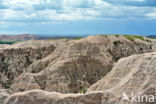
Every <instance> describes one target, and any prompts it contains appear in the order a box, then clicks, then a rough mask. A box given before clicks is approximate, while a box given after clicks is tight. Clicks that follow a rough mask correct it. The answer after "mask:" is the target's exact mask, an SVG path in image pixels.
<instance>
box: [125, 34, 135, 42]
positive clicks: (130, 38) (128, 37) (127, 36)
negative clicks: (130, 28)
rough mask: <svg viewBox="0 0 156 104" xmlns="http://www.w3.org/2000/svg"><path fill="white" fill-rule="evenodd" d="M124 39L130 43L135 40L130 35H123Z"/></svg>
mask: <svg viewBox="0 0 156 104" xmlns="http://www.w3.org/2000/svg"><path fill="white" fill-rule="evenodd" d="M124 37H125V38H126V39H128V40H130V41H134V40H135V39H134V38H133V37H132V36H130V35H124Z"/></svg>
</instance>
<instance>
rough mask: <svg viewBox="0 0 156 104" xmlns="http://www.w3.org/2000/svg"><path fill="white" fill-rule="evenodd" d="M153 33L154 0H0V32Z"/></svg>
mask: <svg viewBox="0 0 156 104" xmlns="http://www.w3.org/2000/svg"><path fill="white" fill-rule="evenodd" d="M23 33H27V34H137V35H156V0H0V34H23Z"/></svg>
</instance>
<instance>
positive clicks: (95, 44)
mask: <svg viewBox="0 0 156 104" xmlns="http://www.w3.org/2000/svg"><path fill="white" fill-rule="evenodd" d="M149 40H150V39H149ZM152 44H153V51H154V50H155V48H154V47H155V41H154V40H150V41H144V40H139V39H135V40H134V41H131V40H129V39H127V38H125V37H124V36H90V37H87V38H84V39H80V40H56V41H54V40H48V41H47V40H46V41H37V40H31V41H27V42H19V43H16V44H13V45H6V46H5V47H2V48H1V49H0V60H1V61H0V84H1V86H2V87H3V88H10V89H11V90H12V91H13V92H23V91H26V90H33V89H42V90H46V91H56V92H61V93H78V92H82V91H85V90H86V89H87V88H88V87H90V86H91V85H92V84H94V83H95V82H97V81H98V80H100V79H101V78H102V77H103V76H105V75H106V74H107V73H108V72H109V71H110V70H111V69H112V67H113V64H114V63H115V62H116V61H118V59H120V58H122V57H127V56H130V55H132V54H140V53H145V52H149V51H150V49H149V48H150V45H152ZM140 49H141V50H140Z"/></svg>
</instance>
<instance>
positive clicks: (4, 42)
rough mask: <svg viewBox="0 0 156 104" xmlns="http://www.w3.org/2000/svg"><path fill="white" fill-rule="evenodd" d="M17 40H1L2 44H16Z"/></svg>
mask: <svg viewBox="0 0 156 104" xmlns="http://www.w3.org/2000/svg"><path fill="white" fill-rule="evenodd" d="M14 43H16V42H15V41H0V44H14Z"/></svg>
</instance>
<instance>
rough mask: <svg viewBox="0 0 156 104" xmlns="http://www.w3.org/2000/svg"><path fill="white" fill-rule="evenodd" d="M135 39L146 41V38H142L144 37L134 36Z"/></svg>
mask: <svg viewBox="0 0 156 104" xmlns="http://www.w3.org/2000/svg"><path fill="white" fill-rule="evenodd" d="M133 37H134V38H136V39H140V40H143V41H144V40H145V39H144V37H142V36H137V35H135V36H133Z"/></svg>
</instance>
